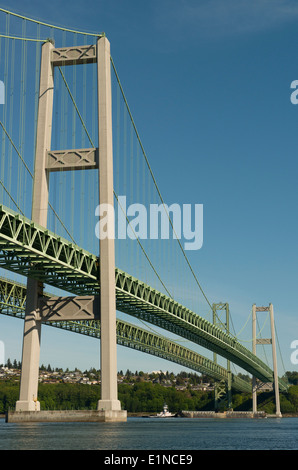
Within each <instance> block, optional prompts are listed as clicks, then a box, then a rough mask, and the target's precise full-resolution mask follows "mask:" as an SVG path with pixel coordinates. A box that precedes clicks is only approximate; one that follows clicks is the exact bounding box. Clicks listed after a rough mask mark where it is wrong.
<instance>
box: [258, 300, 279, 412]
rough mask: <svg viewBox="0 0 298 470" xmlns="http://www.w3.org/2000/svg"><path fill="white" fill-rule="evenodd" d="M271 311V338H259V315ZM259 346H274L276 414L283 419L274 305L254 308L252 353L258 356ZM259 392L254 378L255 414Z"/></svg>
mask: <svg viewBox="0 0 298 470" xmlns="http://www.w3.org/2000/svg"><path fill="white" fill-rule="evenodd" d="M266 311H269V314H270V328H271V338H263V339H258V338H257V328H256V323H257V313H258V312H266ZM258 344H267V345H268V344H271V345H272V359H273V388H274V391H275V409H276V411H275V414H276V416H277V417H281V416H282V415H281V411H280V400H279V384H278V371H277V357H276V342H275V325H274V313H273V305H272V304H271V303H270V304H269V307H257V306H256V304H254V305H253V306H252V352H253V353H254V354H257V345H258ZM257 390H258V384H257V380H256V377H254V376H253V377H252V408H253V413H257Z"/></svg>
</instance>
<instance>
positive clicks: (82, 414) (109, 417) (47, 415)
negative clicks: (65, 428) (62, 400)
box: [5, 410, 127, 423]
mask: <svg viewBox="0 0 298 470" xmlns="http://www.w3.org/2000/svg"><path fill="white" fill-rule="evenodd" d="M5 420H6V422H7V423H28V422H30V423H32V422H38V423H42V422H53V423H55V422H56V423H57V422H60V423H61V422H81V423H83V422H86V423H91V422H101V423H105V422H126V421H127V412H126V411H125V410H117V411H113V410H104V411H98V410H90V411H89V410H56V411H52V410H51V411H8V412H7V413H6V417H5Z"/></svg>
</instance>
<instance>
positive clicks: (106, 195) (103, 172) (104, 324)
mask: <svg viewBox="0 0 298 470" xmlns="http://www.w3.org/2000/svg"><path fill="white" fill-rule="evenodd" d="M110 64H111V59H110V43H109V41H108V40H107V39H106V38H105V37H102V38H100V39H99V40H98V41H97V69H98V147H99V202H100V204H101V205H107V206H108V207H109V208H113V207H114V191H113V142H112V95H111V68H110ZM112 213H113V211H111V214H112ZM109 223H110V226H108V227H107V234H108V236H107V237H105V238H103V237H102V238H101V239H100V242H99V243H100V311H101V341H100V344H101V355H100V357H101V400H99V402H98V406H97V408H98V410H104V411H109V410H112V411H118V410H121V404H120V401H119V400H118V398H117V396H118V392H117V350H116V349H117V340H116V297H115V292H116V291H115V242H114V236H113V233H114V220H111V219H109V220H108V224H109Z"/></svg>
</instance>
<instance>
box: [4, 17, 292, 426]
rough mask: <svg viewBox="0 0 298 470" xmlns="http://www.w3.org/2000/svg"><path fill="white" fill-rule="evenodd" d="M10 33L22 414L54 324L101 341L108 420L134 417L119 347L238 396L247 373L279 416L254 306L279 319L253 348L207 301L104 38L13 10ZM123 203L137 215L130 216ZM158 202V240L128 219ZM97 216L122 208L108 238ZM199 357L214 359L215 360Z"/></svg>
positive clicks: (10, 163)
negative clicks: (122, 393)
mask: <svg viewBox="0 0 298 470" xmlns="http://www.w3.org/2000/svg"><path fill="white" fill-rule="evenodd" d="M0 24H1V31H0V63H1V68H0V70H1V74H2V76H1V77H0V78H1V80H2V83H3V84H4V96H3V98H4V99H3V101H4V105H3V106H2V110H1V111H0V115H1V120H0V124H1V127H0V132H1V163H0V165H1V170H0V268H1V270H2V278H1V279H0V313H1V314H3V315H9V316H13V317H16V318H19V319H22V320H23V321H24V338H23V357H22V373H21V385H20V398H19V401H18V402H17V404H16V412H18V413H22V412H23V413H24V412H36V411H39V403H38V368H39V352H40V337H41V325H47V326H52V327H55V328H62V329H65V330H67V331H71V332H75V333H78V334H83V335H88V336H91V337H95V338H99V339H100V343H101V393H102V397H101V400H100V401H99V404H98V411H99V412H100V413H102V414H103V419H106V420H125V419H126V414H125V411H124V410H121V404H120V402H119V401H118V395H117V358H116V344H119V345H122V346H126V347H129V348H133V349H135V350H138V351H140V352H143V353H146V354H151V355H155V356H158V357H162V358H163V359H166V360H168V361H172V362H175V363H177V364H181V365H183V366H185V367H188V368H190V369H192V370H195V371H198V372H200V373H204V374H208V375H209V376H211V377H213V378H214V379H215V380H216V381H218V382H219V383H222V384H224V387H225V388H226V389H227V391H228V393H230V391H231V389H233V388H234V389H236V390H239V391H252V387H251V385H250V384H248V382H246V381H244V380H242V379H240V378H239V377H238V376H237V375H236V374H233V373H232V371H231V363H232V364H234V365H237V366H239V367H240V368H242V369H243V370H244V371H246V372H248V373H250V374H252V376H253V378H254V381H253V391H252V392H253V397H254V400H253V406H254V411H256V406H257V405H256V390H257V385H256V383H257V382H256V381H257V380H258V381H259V382H261V383H263V382H271V383H273V384H274V389H275V395H276V401H277V402H276V407H277V414H278V415H280V409H279V390H281V391H284V390H286V389H287V384H286V383H285V382H284V381H283V380H282V379H281V378H279V377H278V373H277V366H276V347H275V328H274V319H273V307H272V305H271V304H270V305H269V306H268V307H265V308H264V307H261V308H260V307H256V306H254V307H253V313H254V316H253V324H254V325H255V322H256V312H257V311H262V309H263V310H267V311H268V312H270V316H271V334H272V336H271V338H270V341H269V340H263V341H261V340H260V339H257V338H256V334H255V336H254V338H253V351H250V350H249V349H248V348H246V347H245V346H243V345H242V344H241V342H240V341H239V339H238V338H237V336H236V335H235V334H232V332H231V329H230V326H229V325H230V321H231V318H230V314H229V307H228V304H216V303H211V302H210V301H209V299H208V298H207V296H206V294H205V292H204V290H203V289H202V286H201V283H200V282H199V280H198V277H197V275H196V273H195V270H194V269H193V267H192V266H191V263H190V261H189V258H188V256H187V252H186V251H185V248H184V247H183V243H182V241H181V236H179V233H178V232H179V228H177V224H176V223H175V220H174V217H173V214H171V210H169V207H168V206H167V205H166V204H165V201H164V199H163V196H162V192H161V189H160V187H159V185H158V183H157V179H156V177H155V176H154V173H153V170H152V168H151V165H150V162H149V158H148V156H147V154H146V152H145V149H144V146H143V144H142V141H141V138H140V135H139V133H138V130H137V127H136V124H135V121H134V119H133V116H132V112H131V110H130V108H129V105H128V101H127V98H126V96H125V93H124V89H123V86H122V84H121V81H120V78H119V74H118V72H117V70H116V66H115V63H114V61H113V59H112V56H111V53H110V43H109V41H108V39H107V37H106V36H105V34H104V33H96V32H95V33H87V32H81V31H74V30H70V29H67V28H62V27H57V26H54V25H50V24H47V23H45V22H41V21H38V20H33V19H31V18H26V17H24V16H22V15H18V14H15V13H12V12H9V11H7V10H4V9H0ZM123 195H125V204H128V205H130V207H134V210H135V212H134V213H130V212H129V211H128V210H127V207H126V206H125V207H123V197H121V196H123ZM136 202H137V204H136ZM150 204H154V205H155V207H158V210H159V212H160V215H161V217H162V219H163V221H164V223H165V222H166V223H167V226H168V229H169V233H170V236H168V237H164V238H162V237H161V238H159V237H158V236H156V232H154V233H155V236H154V237H153V239H150V237H149V238H148V237H146V236H144V234H143V233H142V231H141V229H140V219H138V220H137V218H136V217H135V218H134V219H131V218H130V217H131V216H133V215H134V216H135V215H136V212H137V211H139V212H140V208H141V207H142V208H144V207H149V205H150ZM99 205H103V206H104V207H105V214H106V213H107V212H108V207H112V208H113V210H115V211H116V214H117V216H114V217H112V218H109V217H107V218H106V220H105V228H106V232H105V233H106V234H112V236H105V237H103V236H101V237H98V236H96V230H95V225H96V224H95V221H96V216H97V215H99V216H101V217H102V216H103V215H104V214H103V213H100V212H99V211H98V206H99ZM136 206H137V207H136ZM114 214H115V212H114ZM123 227H124V228H125V230H123ZM117 234H118V237H117ZM119 235H120V236H119ZM9 274H10V275H9ZM219 310H223V311H224V312H225V314H226V319H225V320H222V318H221V317H220V315H219V314H218V311H219ZM116 312H118V313H120V314H121V313H122V314H125V315H128V316H130V317H132V319H134V320H135V322H136V321H137V322H139V323H141V324H142V325H143V326H142V327H141V326H140V325H139V324H136V323H130V322H127V321H124V320H122V319H121V318H118V316H117V315H116ZM208 317H209V319H208ZM155 327H156V328H158V330H159V332H157V331H155V330H154V328H155ZM160 331H163V334H161V333H160ZM253 331H254V330H253ZM169 335H175V337H176V339H175V340H174V339H171V338H170V337H169ZM179 338H181V339H183V340H185V341H187V344H188V345H189V347H188V348H186V347H184V346H182V345H181V344H179ZM266 341H267V344H268V343H270V344H271V345H272V350H273V363H274V364H273V368H272V367H270V366H269V365H268V364H266V363H265V362H264V361H263V360H261V359H260V358H259V357H258V356H257V355H256V349H255V346H256V344H266ZM195 347H200V348H201V349H203V350H207V351H211V352H212V353H213V360H211V359H208V358H207V357H205V356H204V355H203V354H199V353H198V352H196V351H195ZM218 356H220V357H221V358H224V359H225V360H226V361H227V362H226V363H227V366H226V367H223V366H222V365H219V363H218V360H217V357H218ZM101 418H102V416H101Z"/></svg>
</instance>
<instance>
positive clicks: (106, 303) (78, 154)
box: [16, 36, 126, 421]
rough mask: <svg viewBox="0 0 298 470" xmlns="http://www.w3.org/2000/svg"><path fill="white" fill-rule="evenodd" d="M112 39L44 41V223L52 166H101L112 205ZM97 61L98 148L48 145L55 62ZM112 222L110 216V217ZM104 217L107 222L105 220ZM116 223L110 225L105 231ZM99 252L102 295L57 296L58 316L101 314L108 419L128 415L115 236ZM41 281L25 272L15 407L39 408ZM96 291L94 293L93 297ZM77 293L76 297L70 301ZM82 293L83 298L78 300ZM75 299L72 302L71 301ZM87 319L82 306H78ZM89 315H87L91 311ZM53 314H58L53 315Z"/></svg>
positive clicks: (40, 196)
mask: <svg viewBox="0 0 298 470" xmlns="http://www.w3.org/2000/svg"><path fill="white" fill-rule="evenodd" d="M110 61H111V58H110V43H109V41H108V40H107V38H106V37H105V36H102V37H100V38H99V39H98V40H97V44H96V45H91V46H81V47H79V46H75V47H65V48H55V47H54V45H53V44H52V43H51V42H50V41H48V42H45V43H44V44H43V45H42V54H41V68H40V88H39V102H38V121H37V138H36V153H35V168H34V186H33V200H32V216H31V218H32V221H33V222H34V223H37V224H39V225H41V226H43V227H47V212H48V200H49V177H50V173H51V171H57V170H63V171H67V170H74V169H76V170H79V169H83V168H85V169H87V168H88V169H97V170H98V171H99V203H100V204H108V205H109V206H110V207H111V206H113V201H114V194H113V147H112V102H111V100H112V98H111V70H110ZM82 63H97V78H98V142H99V143H98V149H96V148H90V149H72V150H67V151H64V150H61V151H51V131H52V114H53V95H54V69H55V66H59V65H63V66H64V65H74V66H75V65H77V64H82ZM112 222H113V221H112ZM108 223H111V222H109V221H108ZM110 230H114V226H112V227H108V233H112V232H110ZM99 252H100V273H99V275H100V301H99V298H98V296H95V298H93V299H92V298H91V297H92V296H89V299H88V298H87V300H86V299H84V298H82V297H79V298H77V297H69V298H67V303H68V306H69V304H70V305H71V307H72V305H73V306H74V307H73V309H72V308H68V309H63V308H62V306H63V305H64V304H65V303H66V302H65V300H63V298H62V299H61V302H60V304H59V302H57V304H56V305H57V307H59V316H60V320H71V319H72V315H73V313H72V312H74V313H78V312H77V311H75V308H76V307H77V306H78V305H79V304H80V302H82V305H83V304H84V302H85V303H86V301H87V303H88V305H90V307H89V310H90V311H89V312H88V314H89V316H88V318H89V319H90V318H92V317H93V318H97V319H99V318H100V320H101V400H100V401H99V402H98V410H99V411H102V413H103V415H104V416H106V419H107V420H109V421H111V420H126V411H121V405H120V401H119V400H118V390H117V364H116V360H117V359H116V347H117V346H116V345H117V343H116V297H115V250H114V239H113V237H107V238H105V239H101V240H100V241H99ZM42 296H43V292H42V285H41V284H40V283H39V282H38V280H36V279H31V278H28V281H27V302H26V313H25V322H24V338H23V352H22V371H21V384H20V396H19V400H18V401H17V403H16V411H38V410H40V403H39V402H38V400H37V391H38V373H39V357H40V337H41V323H42V308H41V305H42ZM96 297H97V298H96ZM73 299H75V302H73ZM82 299H83V301H82ZM72 302H73V303H72ZM79 311H80V314H81V311H82V316H81V317H79V316H78V315H76V319H77V320H84V319H86V316H84V315H85V314H86V308H81V309H80V307H79ZM90 315H91V316H90ZM56 320H57V318H56Z"/></svg>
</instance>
